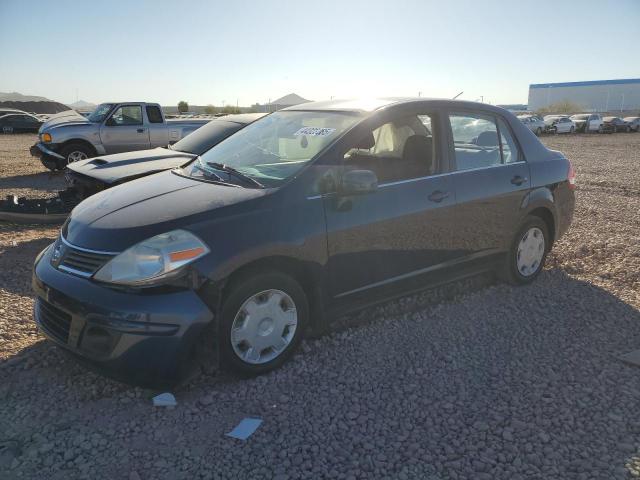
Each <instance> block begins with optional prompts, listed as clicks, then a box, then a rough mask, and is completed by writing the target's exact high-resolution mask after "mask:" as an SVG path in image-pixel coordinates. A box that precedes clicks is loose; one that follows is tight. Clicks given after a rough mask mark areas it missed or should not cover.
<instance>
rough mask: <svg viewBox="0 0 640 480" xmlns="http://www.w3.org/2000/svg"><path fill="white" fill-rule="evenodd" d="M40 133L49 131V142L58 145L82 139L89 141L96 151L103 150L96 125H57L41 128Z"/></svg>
mask: <svg viewBox="0 0 640 480" xmlns="http://www.w3.org/2000/svg"><path fill="white" fill-rule="evenodd" d="M42 133H49V134H50V135H51V138H52V142H51V143H55V144H58V145H60V144H63V143H69V142H71V141H82V142H87V143H90V144H91V145H92V146H93V148H95V149H96V151H97V152H98V153H101V152H104V148H103V147H102V143H101V141H100V131H99V128H98V125H94V124H86V125H57V126H54V127H51V128H48V129H46V130H43V131H42ZM41 138H42V137H41Z"/></svg>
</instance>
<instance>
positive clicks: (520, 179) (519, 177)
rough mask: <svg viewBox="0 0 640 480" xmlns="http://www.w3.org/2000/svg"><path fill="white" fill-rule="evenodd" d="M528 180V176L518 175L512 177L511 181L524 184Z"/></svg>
mask: <svg viewBox="0 0 640 480" xmlns="http://www.w3.org/2000/svg"><path fill="white" fill-rule="evenodd" d="M526 181H527V177H521V176H520V175H516V176H515V177H513V178H512V179H511V183H513V184H514V185H522V184H523V183H524V182H526Z"/></svg>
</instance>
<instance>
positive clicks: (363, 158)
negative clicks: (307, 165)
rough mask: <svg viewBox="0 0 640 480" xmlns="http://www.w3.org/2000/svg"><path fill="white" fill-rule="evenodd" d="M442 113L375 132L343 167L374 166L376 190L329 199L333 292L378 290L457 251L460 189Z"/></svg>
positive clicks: (347, 294)
mask: <svg viewBox="0 0 640 480" xmlns="http://www.w3.org/2000/svg"><path fill="white" fill-rule="evenodd" d="M437 121H438V120H437V115H435V114H429V113H425V114H424V115H418V114H415V115H403V116H401V117H400V118H392V119H391V121H386V122H385V123H383V124H382V125H378V126H376V125H374V128H373V129H371V130H368V131H367V132H366V134H365V138H363V139H362V140H361V141H360V142H359V144H358V145H355V146H354V148H351V149H349V150H348V151H347V152H346V153H345V155H344V163H343V165H342V169H343V170H344V171H346V170H350V169H357V170H370V171H373V172H374V173H375V174H376V176H377V177H378V189H377V190H376V191H375V192H374V193H368V194H362V195H351V196H341V195H339V194H334V195H329V196H326V197H325V198H324V202H325V212H326V218H327V233H328V251H329V275H330V282H329V285H330V294H331V296H332V297H334V298H336V299H338V300H340V299H344V300H346V301H347V302H348V301H349V300H350V299H352V298H354V295H356V294H358V296H360V295H361V294H364V295H365V296H366V294H367V293H368V292H370V293H372V294H374V292H375V291H376V290H377V288H379V287H380V288H383V287H386V286H394V285H398V284H399V283H401V282H402V281H403V280H407V279H409V278H412V277H416V276H418V275H420V274H421V273H423V272H425V270H429V269H431V268H432V267H434V266H437V265H439V264H441V263H443V262H445V261H447V260H449V259H451V258H452V257H454V256H455V252H452V251H451V243H450V236H451V234H452V230H453V210H454V205H455V192H454V190H453V185H452V184H451V179H450V177H449V176H448V175H441V174H440V173H441V172H442V166H443V161H442V158H441V157H442V155H441V149H440V133H439V132H440V130H441V128H438V126H437V125H438V124H437Z"/></svg>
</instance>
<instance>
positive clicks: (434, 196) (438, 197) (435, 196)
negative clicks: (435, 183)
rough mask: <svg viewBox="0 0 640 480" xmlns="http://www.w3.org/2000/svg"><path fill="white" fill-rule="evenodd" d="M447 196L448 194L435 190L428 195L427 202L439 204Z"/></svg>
mask: <svg viewBox="0 0 640 480" xmlns="http://www.w3.org/2000/svg"><path fill="white" fill-rule="evenodd" d="M448 196H449V192H441V191H440V190H436V191H435V192H432V193H431V195H429V200H431V201H432V202H438V203H440V202H441V201H442V200H444V199H445V198H447V197H448Z"/></svg>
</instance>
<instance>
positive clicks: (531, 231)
mask: <svg viewBox="0 0 640 480" xmlns="http://www.w3.org/2000/svg"><path fill="white" fill-rule="evenodd" d="M525 234H527V235H539V234H541V235H542V241H543V246H542V256H541V257H540V258H539V260H538V261H537V264H536V265H535V267H534V268H533V269H527V270H524V271H521V269H520V268H519V263H518V258H519V257H520V258H522V257H521V254H519V249H520V246H521V242H522V241H524V240H525ZM549 249H550V244H549V230H548V228H547V224H546V223H545V222H544V221H543V220H542V219H541V218H539V217H534V216H527V217H526V218H525V219H524V221H523V222H522V225H521V226H520V228H519V229H518V231H517V233H516V234H515V236H514V238H513V240H512V241H511V245H510V247H509V252H508V253H507V256H506V258H505V259H504V260H503V262H502V264H501V265H500V267H499V270H498V276H499V277H500V279H501V280H502V281H504V282H506V283H510V284H512V285H526V284H528V283H531V282H533V281H534V280H535V279H536V277H537V276H538V275H539V274H540V272H541V271H542V269H543V268H544V263H545V261H546V259H547V253H549ZM525 253H529V252H526V251H525ZM530 253H533V252H530ZM529 258H531V257H529ZM524 263H526V264H527V265H529V263H528V262H524ZM531 265H532V266H533V263H532V264H531Z"/></svg>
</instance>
